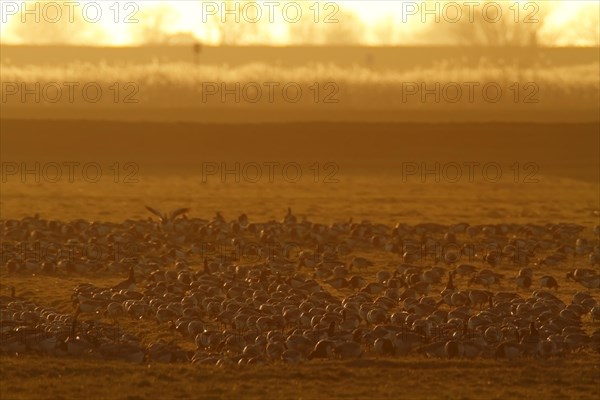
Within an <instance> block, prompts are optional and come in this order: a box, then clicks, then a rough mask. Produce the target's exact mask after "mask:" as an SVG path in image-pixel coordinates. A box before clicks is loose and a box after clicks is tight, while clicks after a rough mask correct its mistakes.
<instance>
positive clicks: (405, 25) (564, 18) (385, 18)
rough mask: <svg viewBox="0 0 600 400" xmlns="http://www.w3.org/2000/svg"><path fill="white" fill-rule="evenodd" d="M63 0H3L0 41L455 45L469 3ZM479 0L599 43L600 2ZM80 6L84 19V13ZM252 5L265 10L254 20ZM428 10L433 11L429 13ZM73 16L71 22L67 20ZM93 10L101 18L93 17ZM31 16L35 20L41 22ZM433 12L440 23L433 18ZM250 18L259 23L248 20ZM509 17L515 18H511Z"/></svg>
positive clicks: (544, 38)
mask: <svg viewBox="0 0 600 400" xmlns="http://www.w3.org/2000/svg"><path fill="white" fill-rule="evenodd" d="M64 3H65V2H63V1H58V2H52V1H42V2H34V1H27V2H26V4H27V5H26V7H27V9H28V10H29V11H30V13H29V14H27V15H21V14H20V13H19V12H20V11H22V9H21V8H22V6H21V4H22V2H21V1H14V2H11V1H5V0H3V1H2V9H1V13H2V15H1V19H0V24H1V29H2V35H1V39H0V40H1V43H5V44H50V43H53V44H59V43H64V44H79V45H86V44H87V45H102V46H127V45H139V44H143V43H148V42H160V41H161V40H165V38H166V37H169V36H171V37H172V36H173V35H177V37H178V38H179V40H184V39H190V38H192V37H193V38H196V39H198V40H200V41H202V42H203V43H206V44H213V45H218V44H223V43H226V44H266V45H289V44H302V43H307V44H328V43H334V44H340V43H346V42H347V43H355V44H364V45H422V44H434V45H435V44H460V43H453V40H454V39H453V37H452V35H448V33H447V32H448V30H447V29H446V28H448V27H450V28H453V26H452V25H453V24H452V23H451V22H452V21H451V20H452V19H453V18H455V15H456V14H455V8H453V5H452V4H465V3H468V2H461V1H459V2H448V1H441V2H440V1H429V2H423V1H389V0H388V1H360V0H353V1H337V2H329V1H320V2H315V1H307V0H304V1H296V2H294V1H278V2H270V3H271V4H272V3H276V4H274V5H269V2H268V1H267V2H265V1H259V2H254V1H247V0H246V1H241V2H231V1H230V2H224V1H191V0H187V1H135V2H134V1H131V2H129V1H121V2H119V3H118V4H116V2H114V1H109V0H104V1H89V0H81V1H77V2H71V3H72V5H70V6H68V8H66V7H64V6H63V7H62V9H61V11H60V13H61V17H60V18H58V13H57V8H56V7H55V6H56V4H64ZM233 3H238V6H237V7H239V8H238V10H239V11H238V12H237V17H239V18H240V22H239V23H236V22H235V21H234V20H233V19H234V18H235V17H236V14H229V15H225V16H223V15H221V12H223V11H225V10H226V7H235V5H234V4H233ZM480 3H481V4H480V5H478V6H476V7H475V8H473V9H472V10H473V15H474V17H475V18H477V17H480V16H481V15H483V10H484V7H486V3H493V4H490V5H487V7H488V8H489V9H488V11H487V12H488V14H487V15H488V16H492V17H493V15H494V12H495V7H493V6H494V5H495V4H501V5H502V7H503V10H504V14H503V15H502V20H501V21H500V23H501V24H505V25H509V28H508V29H514V28H519V26H518V25H523V24H524V23H525V22H524V20H525V19H526V18H527V17H528V16H533V18H532V19H535V18H536V17H538V16H544V18H543V23H541V22H537V23H538V24H540V26H539V32H538V37H539V43H541V44H543V45H545V46H590V45H591V46H597V45H598V42H599V40H600V39H599V38H598V36H599V35H600V33H598V25H599V21H598V19H599V12H600V11H599V5H598V4H599V2H597V1H594V0H590V1H585V0H583V1H574V0H564V1H538V2H532V1H516V0H515V1H512V0H511V1H496V2H494V1H482V2H480ZM115 4H116V5H115ZM436 7H437V9H436ZM297 9H300V10H301V12H302V17H303V18H302V19H301V20H300V21H295V12H296V10H297ZM486 9H487V8H486ZM84 10H85V12H86V14H85V16H86V17H85V18H82V15H84ZM257 10H259V11H260V12H261V14H262V15H261V16H260V18H259V19H257ZM284 10H285V12H284ZM427 10H430V11H433V12H431V13H429V14H427V13H426V12H425V11H427ZM516 10H518V14H517V11H516ZM36 13H37V15H36ZM71 13H72V15H73V21H74V22H73V23H71V22H70V21H69V17H70V14H71ZM98 14H100V15H98ZM96 15H98V20H97V21H92V20H94V19H95V18H96ZM36 17H39V18H40V21H39V22H37V21H36V20H35V18H36ZM88 17H89V18H88ZM270 17H272V21H271V20H269V18H270ZM436 17H437V18H440V20H439V21H435V18H436ZM23 18H25V23H23V22H22V21H23ZM223 18H224V19H225V22H223ZM468 18H469V17H468V15H463V16H462V17H461V19H460V22H464V21H467V20H468ZM255 19H257V20H258V23H254V22H252V20H255ZM445 19H446V20H445ZM513 19H515V20H517V21H518V22H513V21H512V20H513ZM423 20H424V21H423ZM55 21H56V22H55ZM115 21H116V22H115ZM449 21H450V22H449ZM530 23H531V22H530ZM488 24H489V22H488ZM69 25H70V26H69ZM498 25H500V24H498ZM70 28H71V29H70ZM502 29H504V28H502Z"/></svg>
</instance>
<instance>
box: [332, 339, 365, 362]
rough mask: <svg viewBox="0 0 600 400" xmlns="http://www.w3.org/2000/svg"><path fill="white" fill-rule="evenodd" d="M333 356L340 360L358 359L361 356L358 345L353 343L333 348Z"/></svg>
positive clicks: (345, 343)
mask: <svg viewBox="0 0 600 400" xmlns="http://www.w3.org/2000/svg"><path fill="white" fill-rule="evenodd" d="M333 354H334V355H335V356H336V357H338V358H341V359H342V360H345V359H349V358H359V357H361V356H362V355H363V349H362V346H361V345H360V343H358V342H355V341H349V342H343V343H340V344H338V345H337V346H335V347H334V348H333Z"/></svg>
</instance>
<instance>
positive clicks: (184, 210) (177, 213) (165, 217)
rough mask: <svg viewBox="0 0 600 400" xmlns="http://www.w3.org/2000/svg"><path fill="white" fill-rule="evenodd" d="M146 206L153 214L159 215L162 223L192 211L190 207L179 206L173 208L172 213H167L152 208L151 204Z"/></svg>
mask: <svg viewBox="0 0 600 400" xmlns="http://www.w3.org/2000/svg"><path fill="white" fill-rule="evenodd" d="M145 207H146V210H148V211H150V212H151V213H152V214H154V215H156V216H157V217H158V219H159V221H160V222H161V224H166V223H168V222H170V221H173V220H175V219H176V218H177V217H178V216H180V215H184V214H186V213H188V212H190V209H189V208H178V209H176V210H173V211H171V212H170V213H168V214H166V213H162V212H160V211H159V210H157V209H156V208H152V207H150V206H145Z"/></svg>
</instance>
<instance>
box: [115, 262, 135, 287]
mask: <svg viewBox="0 0 600 400" xmlns="http://www.w3.org/2000/svg"><path fill="white" fill-rule="evenodd" d="M132 286H135V271H134V269H133V265H132V266H131V267H129V277H128V278H127V279H125V280H124V281H122V282H119V283H117V284H116V285H115V286H113V287H111V289H112V290H124V289H125V290H127V289H131V288H132Z"/></svg>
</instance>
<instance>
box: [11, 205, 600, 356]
mask: <svg viewBox="0 0 600 400" xmlns="http://www.w3.org/2000/svg"><path fill="white" fill-rule="evenodd" d="M147 209H148V210H149V211H150V212H151V213H152V214H153V215H155V216H156V217H157V219H152V218H148V219H147V220H126V221H124V222H122V223H107V222H88V221H85V220H76V221H72V222H59V221H52V220H44V219H40V218H39V217H38V216H35V217H31V218H24V219H22V220H2V221H1V224H2V234H1V235H2V243H3V255H2V264H3V271H2V274H8V275H11V274H17V275H18V274H32V273H34V274H48V275H54V276H70V277H72V276H77V277H90V278H93V277H94V276H103V277H106V275H107V274H111V276H115V275H116V274H122V275H125V274H128V277H127V279H125V280H123V281H121V282H119V283H117V284H115V285H113V286H97V285H95V284H93V283H82V284H79V285H77V286H76V287H75V288H73V291H72V293H70V294H65V298H66V299H67V298H68V299H69V301H70V302H71V303H72V304H73V310H72V311H70V312H66V313H65V312H59V311H56V310H54V309H52V308H47V307H45V306H43V305H39V304H36V303H34V302H33V301H31V300H28V299H27V298H23V297H19V296H18V294H19V288H15V287H11V288H10V294H8V293H7V294H3V295H2V296H0V335H1V336H0V352H1V353H7V354H21V353H36V354H46V355H53V356H60V355H65V356H68V355H70V356H76V357H98V358H102V359H120V360H126V361H130V362H135V363H142V362H192V363H198V364H210V365H218V366H227V365H245V364H265V363H272V362H284V363H292V364H295V363H300V362H309V360H312V359H319V358H321V359H322V358H341V359H347V358H356V357H384V356H388V357H401V356H408V355H417V356H418V355H422V356H426V357H440V358H475V357H483V358H503V359H517V358H521V357H529V358H549V357H565V356H568V355H569V354H572V353H578V354H587V353H589V352H600V329H598V328H597V327H598V324H597V322H598V321H600V303H599V302H598V295H599V294H600V290H599V289H600V269H599V267H598V266H599V265H600V245H599V240H600V227H599V226H596V227H595V229H594V231H593V232H586V230H585V228H584V227H583V226H580V225H575V224H565V223H561V224H545V225H535V224H494V225H492V224H488V225H469V224H466V223H460V224H455V225H450V226H448V225H441V224H434V223H426V224H418V225H412V226H411V225H407V224H402V223H400V224H398V225H396V226H395V227H390V226H386V225H383V224H374V223H370V222H367V221H363V222H358V223H357V222H352V220H349V221H347V222H341V223H333V224H329V225H326V224H319V223H314V222H310V221H308V220H307V219H306V218H303V219H299V218H297V217H296V216H294V214H293V213H292V211H291V210H290V209H288V212H287V214H286V215H285V217H284V218H283V220H281V221H268V222H265V223H256V222H250V220H249V218H248V217H247V216H246V215H245V214H244V215H242V216H240V217H239V218H237V219H235V220H233V221H226V220H225V218H224V217H223V216H222V215H221V214H219V213H217V215H216V216H215V217H214V218H213V219H211V220H203V219H197V218H189V217H188V216H187V214H188V213H189V209H187V208H182V209H178V210H175V211H173V212H171V213H168V214H165V213H162V212H160V211H158V210H156V209H154V208H151V207H147ZM35 246H38V247H37V248H38V249H39V248H42V249H43V248H47V247H48V246H52V247H53V248H54V249H55V250H56V249H57V248H58V250H59V251H54V252H53V253H52V257H50V256H48V255H46V257H31V256H32V254H34V253H35V249H36V247H35ZM67 248H68V249H88V250H89V249H91V248H93V249H94V251H61V250H65V249H67ZM124 249H125V250H124ZM382 260H383V261H382ZM559 271H562V272H559ZM566 271H569V272H567V273H566V274H565V272H566ZM4 276H7V275H4ZM570 281H572V282H574V283H569V288H570V289H569V290H568V291H567V290H566V289H565V285H567V283H568V282H570ZM573 287H578V288H579V290H574V289H573ZM5 292H7V291H6V290H5ZM68 296H70V298H69V297H68ZM124 319H127V320H129V321H132V323H133V326H135V324H136V323H142V322H141V321H149V322H151V323H152V324H156V325H158V326H159V327H161V328H164V330H168V329H171V330H172V331H173V333H172V334H171V335H170V338H171V339H170V340H168V341H167V340H162V339H160V340H154V341H149V340H147V339H145V338H142V337H139V336H138V335H136V334H135V332H134V331H128V330H127V329H125V328H123V327H122V322H123V321H124ZM140 320H141V321H140ZM136 321H137V322H136ZM127 325H128V326H132V324H131V323H129V324H127ZM594 326H596V328H595V331H592V330H593V329H594Z"/></svg>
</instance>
